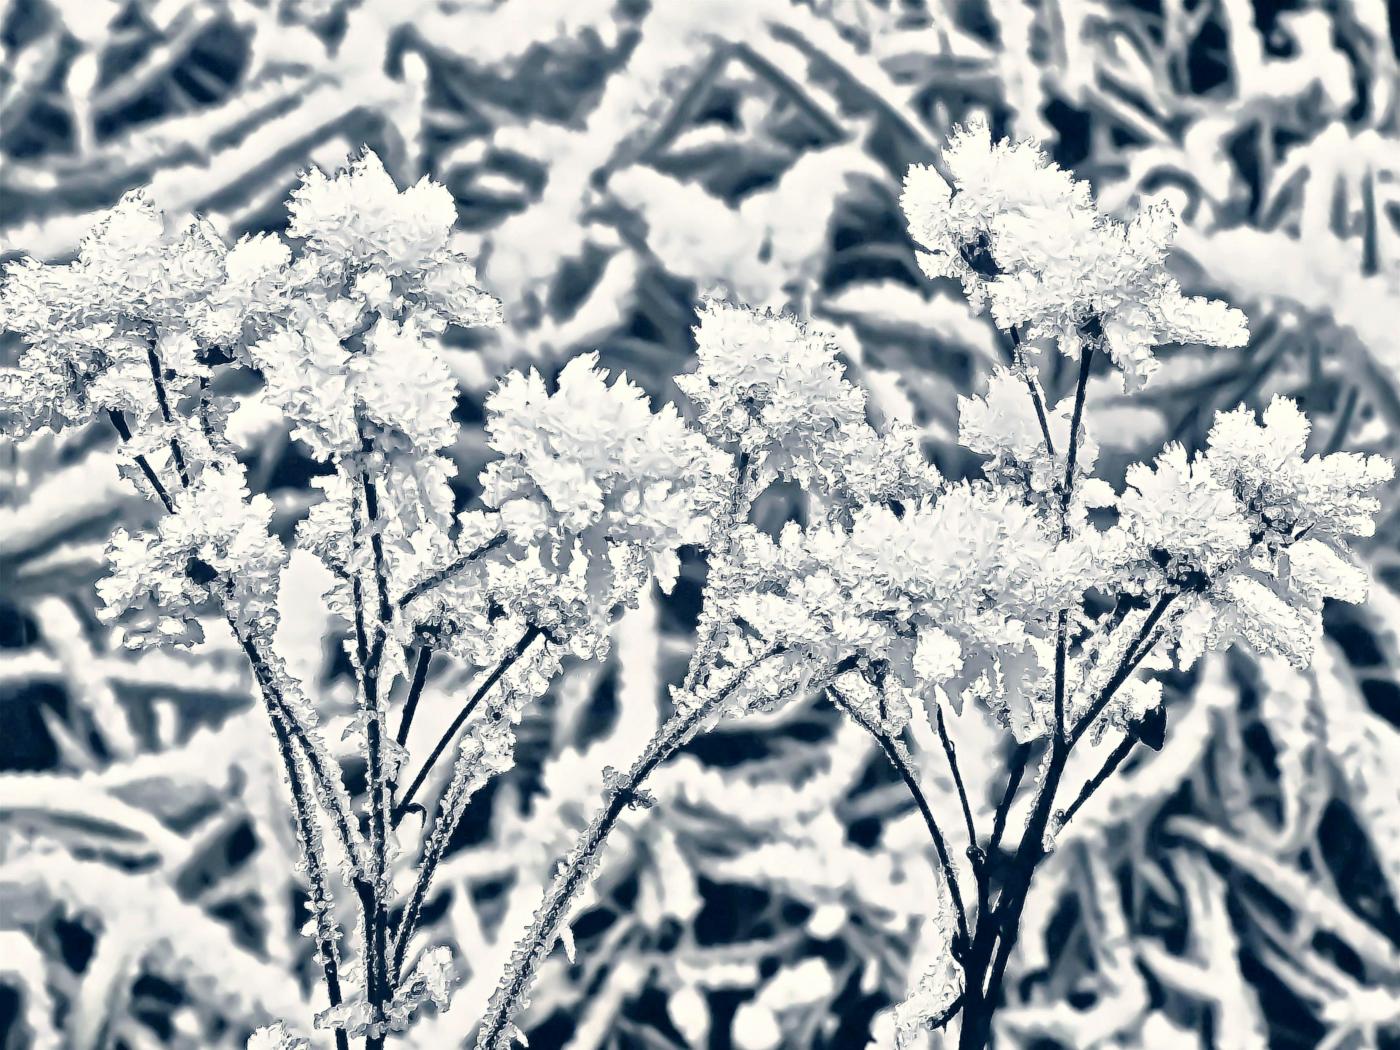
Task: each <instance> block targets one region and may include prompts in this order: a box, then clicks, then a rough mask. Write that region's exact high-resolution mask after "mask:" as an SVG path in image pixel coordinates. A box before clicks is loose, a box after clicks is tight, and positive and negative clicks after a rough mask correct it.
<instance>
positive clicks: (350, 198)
mask: <svg viewBox="0 0 1400 1050" xmlns="http://www.w3.org/2000/svg"><path fill="white" fill-rule="evenodd" d="M287 211H288V213H289V214H290V216H291V222H290V223H289V224H288V227H287V232H288V233H289V234H290V235H291V236H293V237H297V238H301V239H302V240H304V241H305V242H306V244H307V246H308V247H309V248H310V249H311V250H312V251H316V252H320V253H323V254H325V255H327V256H330V257H331V258H333V259H336V260H338V261H340V262H343V263H345V264H347V265H350V266H379V267H381V268H383V269H384V270H385V271H386V272H389V273H396V274H397V273H403V272H404V271H406V270H416V269H422V268H424V267H425V266H426V265H427V264H428V262H429V261H430V260H431V259H432V258H433V256H434V255H436V254H437V253H439V252H441V251H443V250H444V249H446V247H447V240H448V236H449V234H450V233H451V232H452V225H453V223H454V222H456V219H457V207H456V204H455V203H454V202H453V200H452V194H451V193H450V192H448V190H447V187H445V186H442V185H439V184H437V183H435V182H432V181H431V180H430V179H428V178H427V177H426V176H425V177H424V178H423V179H421V180H419V182H418V183H416V184H415V185H414V186H412V187H410V188H409V189H407V190H405V191H403V192H402V193H400V192H399V189H398V187H397V186H395V185H394V180H393V179H392V178H391V177H390V176H389V173H388V172H386V171H385V170H384V165H383V163H382V162H381V161H380V160H379V158H378V157H377V156H376V155H375V154H374V153H372V152H368V151H366V152H365V154H364V155H363V156H361V157H360V159H359V160H357V161H356V162H354V163H353V164H351V165H350V167H349V168H348V169H346V170H345V171H342V172H339V173H337V174H336V175H335V176H329V175H327V174H326V173H325V172H323V171H321V170H319V169H312V170H311V171H309V172H307V174H306V175H305V176H304V178H303V180H302V184H301V186H299V187H298V188H297V189H295V190H293V191H292V199H291V201H290V202H289V203H288V206H287Z"/></svg>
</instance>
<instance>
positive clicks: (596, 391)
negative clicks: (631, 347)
mask: <svg viewBox="0 0 1400 1050" xmlns="http://www.w3.org/2000/svg"><path fill="white" fill-rule="evenodd" d="M486 412H487V420H486V430H487V434H488V437H489V439H490V444H491V447H492V448H493V449H495V450H496V451H497V452H498V453H500V457H501V458H500V459H499V460H497V461H495V462H493V463H491V464H489V465H488V466H487V468H486V470H485V471H484V472H483V473H482V475H481V484H482V489H483V493H482V499H483V501H484V502H485V503H486V505H487V506H488V507H491V508H494V509H499V510H502V511H503V517H504V518H505V522H506V524H507V526H508V527H510V526H516V527H518V528H520V529H522V530H523V532H522V534H521V535H519V536H517V537H515V538H516V539H517V541H518V542H521V543H525V544H529V543H533V542H535V541H536V540H537V539H538V537H539V533H540V524H541V523H540V520H539V516H538V515H534V514H527V513H525V512H524V511H523V509H522V508H520V507H518V506H516V507H511V508H510V510H509V512H508V513H504V512H505V511H506V508H507V506H509V505H510V504H511V503H512V502H513V501H515V500H520V499H528V500H532V501H536V502H537V503H539V505H540V506H541V507H542V508H544V510H545V511H546V515H547V527H548V529H549V531H550V532H551V534H552V535H553V536H554V545H555V546H556V548H557V549H559V550H564V549H567V548H569V547H571V546H572V545H573V543H574V541H575V540H576V539H577V540H581V541H582V543H583V547H584V549H585V550H587V551H589V552H590V553H594V554H601V553H603V552H604V551H605V549H606V547H607V546H608V545H611V544H628V545H633V546H636V547H637V548H639V549H641V550H643V551H645V552H646V554H647V556H648V557H649V558H650V559H651V560H652V564H653V567H654V569H655V571H656V573H657V576H658V578H659V579H660V581H661V583H662V585H663V586H665V587H669V586H670V584H671V583H673V582H674V580H675V573H676V571H677V568H678V566H677V564H676V560H675V559H676V549H677V548H678V547H680V546H682V545H684V544H687V543H697V542H700V541H701V540H703V539H704V538H705V537H706V535H707V534H708V529H709V522H710V517H711V515H712V514H713V513H714V512H715V511H716V509H717V508H718V506H719V504H720V501H721V499H722V493H723V492H724V491H725V489H726V486H727V483H728V474H729V470H728V462H727V458H726V457H725V456H724V455H723V454H722V453H720V452H719V451H718V450H717V449H715V448H713V447H711V446H710V445H709V444H708V443H707V442H706V441H705V439H704V438H703V437H701V436H700V435H699V434H697V433H694V432H692V431H690V430H688V429H687V428H686V426H685V424H684V423H683V422H682V420H681V418H680V416H679V415H678V414H677V413H676V410H675V407H674V406H672V405H666V406H665V407H664V408H662V409H661V411H659V412H653V411H652V409H651V405H650V402H649V401H648V399H647V397H646V395H645V394H643V393H642V391H641V390H640V389H638V388H637V387H636V386H634V385H633V384H631V383H630V382H628V381H627V379H626V377H621V378H618V379H616V380H614V381H613V382H612V383H611V384H609V383H608V382H607V374H606V373H605V372H603V371H601V370H600V369H599V368H598V358H597V355H596V354H586V355H583V356H581V357H577V358H575V359H574V360H572V361H570V362H569V364H568V365H566V366H565V367H564V370H563V372H561V373H560V375H559V381H558V386H557V389H556V390H555V391H554V392H553V393H550V392H549V391H548V390H547V389H546V387H545V382H544V379H543V378H542V377H541V376H540V375H539V373H538V372H535V371H533V370H532V371H531V372H530V373H529V374H528V375H522V374H520V373H518V372H516V373H512V374H511V375H509V376H507V377H506V378H505V379H504V380H503V381H502V382H501V385H500V386H499V387H498V388H497V390H496V391H495V393H493V394H492V395H491V397H490V398H489V399H488V400H487V403H486Z"/></svg>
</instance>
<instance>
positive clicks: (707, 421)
mask: <svg viewBox="0 0 1400 1050" xmlns="http://www.w3.org/2000/svg"><path fill="white" fill-rule="evenodd" d="M695 344H696V351H695V354H696V359H697V361H698V363H699V367H698V368H697V369H696V370H695V371H694V372H692V373H690V374H689V375H682V376H677V377H676V385H677V386H678V387H680V389H681V391H682V392H683V393H684V394H685V395H686V396H687V397H688V398H690V400H691V401H693V402H694V403H695V405H696V406H697V407H698V408H699V410H700V415H699V419H700V426H701V428H702V429H703V430H704V431H705V433H706V434H707V435H708V436H709V437H710V439H711V440H712V441H714V442H715V443H716V444H718V445H720V446H722V447H724V448H731V449H739V450H740V451H742V452H744V453H747V454H748V455H750V456H758V455H762V454H764V453H767V454H770V455H771V456H773V458H774V460H775V462H772V463H771V464H770V466H771V468H772V469H774V470H775V471H776V472H777V473H778V474H779V475H780V476H787V474H788V471H789V470H790V469H791V468H790V462H789V463H779V462H776V460H778V459H780V458H783V457H788V458H789V460H790V458H791V457H796V456H801V455H802V454H803V453H804V452H808V454H809V455H810V452H809V450H811V449H814V448H816V447H818V446H819V445H820V444H821V442H822V441H823V440H825V439H827V438H829V437H830V436H832V435H834V434H835V433H837V432H839V431H841V430H843V429H846V428H848V427H849V426H851V425H852V423H854V422H856V421H864V418H865V395H864V393H863V392H862V391H860V390H859V389H857V388H856V387H854V386H852V385H851V384H850V383H848V382H847V381H846V378H845V370H844V369H843V368H842V366H841V364H840V362H838V361H837V360H836V346H835V344H834V342H833V341H832V338H831V337H830V336H829V335H827V334H826V333H824V332H822V331H821V330H819V329H816V328H813V327H810V326H808V325H804V324H802V323H801V322H799V321H797V320H796V319H794V318H792V317H785V316H782V315H779V314H773V313H769V312H764V313H757V312H755V311H753V310H747V309H744V308H743V307H739V306H731V305H729V304H727V303H723V302H719V301H717V300H708V301H706V302H705V303H703V304H702V305H701V308H700V324H699V325H698V326H697V327H696V328H695Z"/></svg>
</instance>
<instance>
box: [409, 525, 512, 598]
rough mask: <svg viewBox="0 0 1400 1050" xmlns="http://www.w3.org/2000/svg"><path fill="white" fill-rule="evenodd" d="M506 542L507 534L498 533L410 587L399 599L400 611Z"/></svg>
mask: <svg viewBox="0 0 1400 1050" xmlns="http://www.w3.org/2000/svg"><path fill="white" fill-rule="evenodd" d="M505 541H506V534H505V533H504V532H499V533H497V534H496V535H495V536H492V537H491V538H490V539H489V540H487V541H486V542H485V543H483V544H481V545H480V546H479V547H476V548H475V549H473V550H470V551H468V552H467V553H466V554H462V555H459V556H458V557H457V558H455V559H454V560H453V561H452V562H450V563H449V564H447V565H445V566H443V567H442V568H441V569H439V570H438V571H437V572H435V573H433V574H432V575H431V576H429V577H428V578H427V579H424V580H419V581H418V582H417V583H415V584H414V585H413V586H412V587H410V588H409V589H408V590H407V591H405V592H404V593H403V595H402V596H401V597H400V598H399V600H398V602H397V603H396V604H397V605H398V607H399V608H400V609H402V608H404V606H406V605H408V604H409V602H411V601H413V600H414V599H415V598H419V597H421V596H422V595H424V594H426V593H427V592H428V591H430V590H432V589H433V588H434V587H436V586H437V585H438V584H440V583H443V582H444V581H446V580H449V579H451V578H452V577H453V576H455V575H457V573H459V572H461V571H462V570H463V569H465V568H466V567H467V566H468V565H470V564H471V563H472V562H474V561H475V560H476V559H477V558H480V557H481V556H482V555H483V554H485V553H487V552H488V551H492V550H495V549H496V548H497V547H499V546H500V545H501V544H503V543H505Z"/></svg>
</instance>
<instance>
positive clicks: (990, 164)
mask: <svg viewBox="0 0 1400 1050" xmlns="http://www.w3.org/2000/svg"><path fill="white" fill-rule="evenodd" d="M943 159H944V162H945V163H946V164H947V166H948V169H949V171H950V173H951V174H952V178H953V185H952V186H951V187H950V186H949V185H948V183H947V182H945V181H944V179H943V177H942V176H941V175H939V174H938V172H937V171H936V170H934V169H933V168H930V167H920V166H917V165H916V166H915V167H914V168H912V169H911V170H910V172H909V174H908V176H907V178H906V179H905V186H904V195H903V197H902V198H901V204H902V206H903V208H904V212H905V215H906V217H907V218H908V221H909V228H910V232H911V233H912V235H913V236H914V239H915V240H916V241H918V242H919V243H920V244H922V245H923V246H924V247H925V248H927V249H928V251H926V252H923V253H920V255H919V263H920V265H921V266H922V267H923V269H924V272H925V273H926V274H928V275H929V276H930V277H956V278H959V279H960V280H961V281H962V282H963V287H964V289H965V290H966V292H967V294H968V298H969V300H970V301H971V302H972V304H973V306H974V307H976V308H979V309H980V308H981V307H982V306H983V305H984V304H985V303H990V305H991V311H992V317H993V319H994V320H995V321H996V323H997V325H998V326H1000V327H1001V328H1003V329H1006V330H1008V331H1013V330H1022V334H1023V335H1024V337H1025V338H1027V339H1038V338H1042V337H1045V338H1050V339H1053V340H1055V341H1056V343H1057V344H1058V345H1059V347H1060V349H1061V351H1063V352H1064V353H1066V354H1068V355H1069V356H1072V357H1075V356H1078V354H1079V353H1080V351H1081V349H1082V345H1083V341H1084V339H1085V335H1086V332H1088V333H1089V337H1091V338H1095V339H1097V338H1099V336H1100V334H1101V336H1102V339H1103V343H1104V346H1105V348H1106V349H1107V351H1108V354H1109V356H1110V357H1111V358H1112V359H1113V362H1114V364H1115V365H1117V366H1118V368H1119V369H1120V370H1121V372H1122V373H1123V376H1124V378H1125V380H1126V381H1127V382H1128V384H1129V385H1130V386H1138V385H1140V384H1141V383H1142V382H1144V381H1145V380H1146V379H1147V378H1148V377H1150V376H1151V375H1152V373H1153V372H1154V371H1155V370H1156V368H1157V362H1156V361H1155V360H1154V358H1153V356H1152V350H1153V348H1154V347H1155V346H1157V345H1159V344H1162V343H1172V342H1191V343H1202V344H1205V345H1208V346H1242V345H1244V343H1245V341H1246V339H1247V337H1248V332H1247V330H1246V328H1245V321H1244V316H1243V314H1241V313H1240V312H1239V311H1237V310H1233V309H1231V308H1229V307H1227V306H1226V305H1225V304H1223V303H1219V302H1215V301H1212V300H1207V299H1203V298H1199V297H1194V296H1184V295H1182V294H1181V288H1180V286H1179V285H1178V284H1177V282H1176V280H1175V278H1173V277H1172V276H1171V275H1170V274H1169V273H1167V271H1166V269H1165V267H1164V262H1165V259H1166V254H1167V249H1168V247H1169V245H1170V243H1171V239H1172V237H1173V235H1174V234H1175V231H1176V219H1175V217H1174V216H1173V215H1172V213H1171V210H1170V208H1169V207H1168V206H1167V205H1165V204H1156V205H1153V206H1150V207H1148V208H1146V209H1144V210H1143V211H1141V212H1139V213H1138V214H1137V215H1136V216H1134V217H1133V219H1132V220H1131V221H1130V222H1129V223H1127V224H1126V225H1125V224H1123V223H1119V222H1116V221H1114V220H1112V219H1109V218H1107V217H1105V216H1103V215H1100V214H1099V212H1098V209H1097V207H1096V206H1095V204H1094V202H1093V200H1092V198H1091V196H1090V193H1089V189H1088V187H1087V185H1085V184H1084V183H1079V182H1076V181H1074V180H1073V179H1072V178H1071V176H1070V175H1069V174H1068V173H1066V172H1063V171H1061V170H1060V169H1059V168H1057V167H1056V166H1055V165H1053V164H1052V163H1050V161H1049V159H1048V158H1046V157H1045V155H1044V154H1043V153H1041V152H1040V150H1039V149H1037V148H1036V147H1035V146H1034V145H1032V144H1030V143H1026V142H1018V143H1012V142H1007V141H1000V142H993V141H992V138H991V133H990V132H989V131H988V129H987V126H986V124H984V123H972V124H969V125H967V126H965V127H963V128H961V129H959V130H957V131H955V132H954V134H953V135H952V136H951V138H950V139H949V142H948V146H947V147H946V149H945V150H944V155H943Z"/></svg>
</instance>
